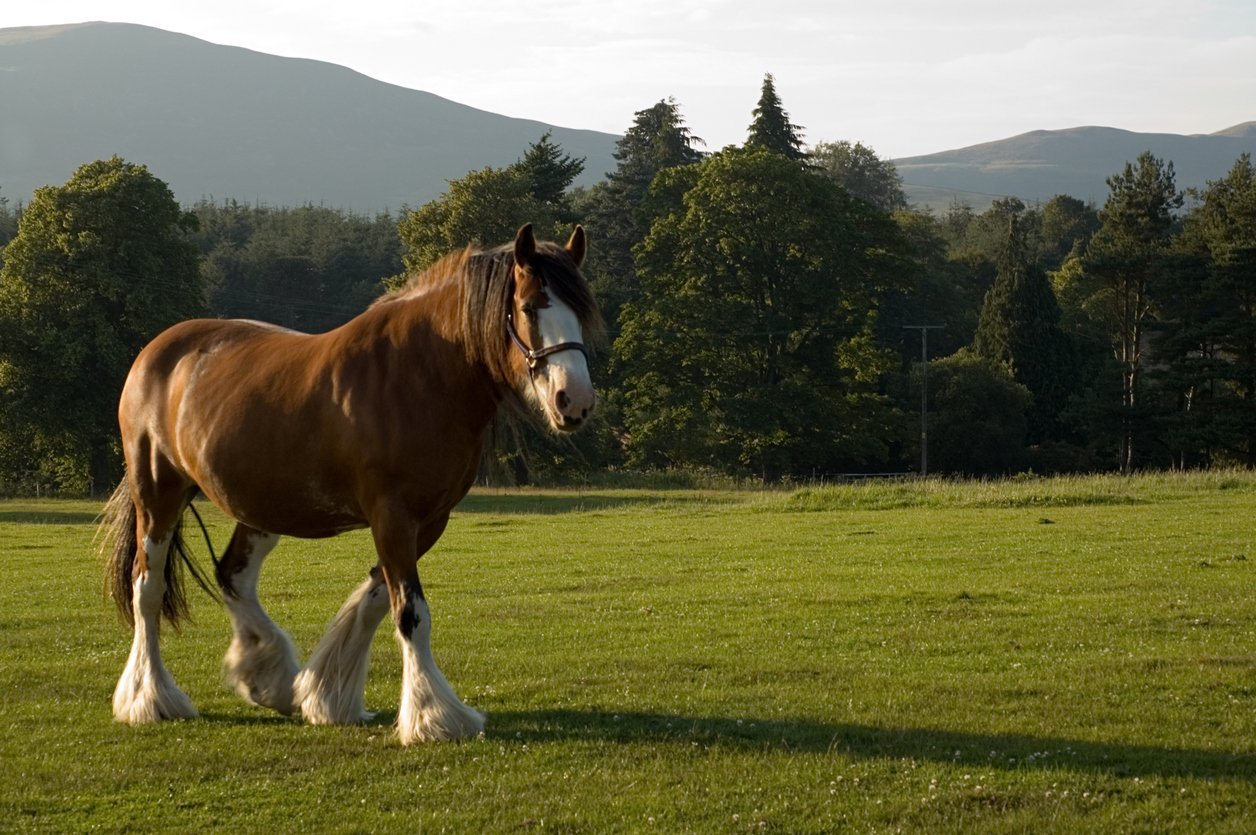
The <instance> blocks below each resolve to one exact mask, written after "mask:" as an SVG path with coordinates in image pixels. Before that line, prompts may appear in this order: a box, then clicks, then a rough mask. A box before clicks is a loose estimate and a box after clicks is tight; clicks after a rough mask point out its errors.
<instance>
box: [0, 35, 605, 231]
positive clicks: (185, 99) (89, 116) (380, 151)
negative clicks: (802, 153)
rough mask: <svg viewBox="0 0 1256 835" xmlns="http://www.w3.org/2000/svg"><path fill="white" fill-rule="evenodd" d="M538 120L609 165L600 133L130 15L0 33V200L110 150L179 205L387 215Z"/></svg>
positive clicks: (14, 198) (596, 163) (593, 176)
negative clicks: (319, 208) (204, 202)
mask: <svg viewBox="0 0 1256 835" xmlns="http://www.w3.org/2000/svg"><path fill="white" fill-rule="evenodd" d="M547 130H552V131H553V140H554V141H555V142H556V143H558V144H559V145H561V146H562V148H563V150H564V151H565V152H567V153H569V154H571V155H572V156H575V157H584V158H585V173H584V175H583V176H582V178H581V180H579V181H577V182H583V183H593V182H596V181H598V180H600V179H602V178H603V176H604V175H605V173H606V172H607V171H610V170H613V169H614V167H615V160H614V158H613V157H612V152H613V150H614V147H615V142H616V140H617V139H618V137H616V136H613V135H611V134H606V133H598V132H595V131H586V130H572V129H568V128H560V127H551V126H550V125H545V124H542V123H541V122H534V121H529V120H526V119H513V118H508V117H505V116H500V115H496V114H493V113H487V112H485V111H482V110H476V109H474V108H471V107H467V106H465V105H461V104H457V103H455V102H452V101H449V100H448V99H443V98H441V97H439V96H436V95H433V94H431V93H425V92H421V91H418V90H409V89H405V88H403V87H398V86H395V85H392V84H386V83H384V82H381V81H377V80H375V79H372V78H368V77H367V76H364V75H362V74H360V73H357V72H354V71H352V70H349V69H346V68H344V67H340V66H336V65H334V64H327V63H323V62H320V61H311V60H305V59H297V58H281V57H277V56H274V55H266V54H262V53H258V52H253V51H251V50H247V49H240V48H237V47H229V46H219V45H216V44H211V43H208V42H206V41H202V40H198V39H196V38H193V37H189V36H187V35H180V34H175V33H172V32H166V31H162V30H160V29H153V28H149V27H146V26H137V25H132V24H120V23H83V24H74V25H67V26H51V27H24V28H10V29H0V196H4V197H7V198H8V199H9V200H10V201H11V202H18V201H21V202H29V200H30V194H31V192H32V191H33V190H34V189H35V188H36V187H38V186H41V185H45V184H49V183H51V184H55V185H60V184H61V183H64V182H65V181H66V180H68V179H69V178H70V176H71V175H72V174H73V173H74V171H75V169H76V168H78V166H80V165H82V164H83V163H86V162H91V161H93V160H96V159H101V158H108V157H110V156H112V155H114V154H117V155H119V156H121V157H123V158H125V159H126V160H128V161H130V162H135V163H143V164H144V165H147V166H148V168H149V170H150V171H152V173H153V174H154V175H155V176H157V177H159V178H161V179H163V180H165V181H166V182H167V183H169V185H170V187H171V189H172V190H173V191H174V193H175V196H176V198H178V200H179V201H180V202H182V203H184V204H191V203H193V202H195V201H197V200H199V199H201V198H202V197H212V198H215V199H218V200H223V199H227V198H234V199H238V200H241V201H244V202H249V203H252V202H261V203H266V204H269V205H275V206H295V205H304V204H306V203H314V204H324V205H327V206H332V207H336V208H343V209H349V210H352V211H356V212H360V213H373V212H375V211H380V210H385V209H391V210H397V209H400V208H401V207H402V206H403V205H410V206H418V205H421V204H422V203H425V202H427V201H428V200H431V199H432V198H434V197H437V196H439V195H440V194H441V193H442V192H444V191H445V188H446V181H447V180H450V179H454V178H458V177H461V176H463V175H464V174H466V173H467V172H468V171H470V170H473V169H480V168H483V167H484V166H486V165H494V166H503V165H508V164H510V163H512V162H514V161H515V160H516V159H518V158H519V157H520V156H522V155H523V153H524V151H525V150H526V149H527V146H528V145H529V144H530V143H532V142H535V141H536V140H537V139H539V138H540V137H541V135H542V134H543V133H544V132H545V131H547Z"/></svg>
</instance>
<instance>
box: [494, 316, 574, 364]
mask: <svg viewBox="0 0 1256 835" xmlns="http://www.w3.org/2000/svg"><path fill="white" fill-rule="evenodd" d="M506 333H508V334H510V341H511V342H513V343H515V347H516V348H518V349H519V353H521V354H523V358H524V359H525V360H527V363H528V374H529V375H531V374H534V373H536V367H537V366H538V365H540V364H541V360H543V359H545V358H546V357H548V356H549V355H550V354H557V353H558V352H559V351H579V352H580V353H582V354H584V358H585V359H586V360H588V358H589V351H588V349H586V348H585V347H584V343H582V342H559V343H558V344H557V345H546V346H544V347H542V348H536V349H532V348H529V347H528V346H527V345H526V344H524V341H523V340H522V339H520V338H519V331H517V330H515V314H514V311H511V312H509V313H507V314H506Z"/></svg>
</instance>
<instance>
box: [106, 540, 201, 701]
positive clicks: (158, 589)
mask: <svg viewBox="0 0 1256 835" xmlns="http://www.w3.org/2000/svg"><path fill="white" fill-rule="evenodd" d="M143 547H144V553H145V556H146V557H147V563H146V565H147V566H148V570H147V571H145V572H144V573H143V574H142V575H140V577H138V578H137V579H136V580H135V586H134V593H133V594H132V598H131V606H132V611H133V612H134V616H135V639H134V641H133V642H132V643H131V655H130V657H129V658H128V659H127V662H126V668H125V669H124V670H123V671H122V677H121V678H120V679H118V686H117V687H116V688H114V691H113V716H114V718H115V719H117V720H118V721H119V722H126V723H127V724H128V725H139V724H143V723H145V722H158V721H161V720H162V719H190V718H192V717H193V716H196V708H195V707H194V706H193V705H192V700H191V699H189V698H188V697H187V694H186V693H184V692H183V691H182V690H180V689H179V687H178V685H176V684H175V683H174V677H173V676H171V675H170V671H169V670H167V669H166V665H165V664H164V663H162V660H161V645H160V644H161V641H160V631H159V628H160V623H161V601H162V597H163V596H164V595H165V592H166V580H165V568H166V558H167V556H168V552H169V550H170V537H169V536H167V537H166V538H165V539H162V540H159V541H156V542H154V541H153V540H151V539H149V538H148V537H144V543H143Z"/></svg>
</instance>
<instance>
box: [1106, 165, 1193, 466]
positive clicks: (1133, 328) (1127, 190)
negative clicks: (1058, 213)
mask: <svg viewBox="0 0 1256 835" xmlns="http://www.w3.org/2000/svg"><path fill="white" fill-rule="evenodd" d="M1108 188H1109V194H1108V199H1107V201H1106V202H1105V203H1104V205H1103V210H1102V211H1101V212H1100V215H1099V217H1100V227H1099V230H1098V231H1097V232H1096V233H1095V235H1094V237H1093V238H1091V241H1090V246H1089V247H1088V249H1087V252H1086V257H1085V259H1084V266H1085V271H1086V273H1087V275H1088V278H1089V280H1090V282H1091V283H1092V284H1093V285H1094V287H1095V290H1094V293H1093V294H1092V296H1091V300H1090V302H1089V304H1090V306H1091V307H1092V308H1094V309H1096V310H1098V311H1100V315H1101V316H1102V318H1103V320H1104V324H1105V325H1106V326H1107V328H1108V334H1109V337H1110V341H1111V346H1112V351H1113V355H1114V356H1115V358H1116V360H1117V362H1118V363H1120V366H1121V404H1120V406H1121V410H1120V413H1121V417H1122V422H1123V424H1124V426H1123V429H1122V432H1121V439H1120V441H1119V445H1120V450H1119V454H1120V464H1121V471H1122V472H1130V471H1131V470H1132V469H1133V467H1134V466H1135V463H1136V462H1135V454H1134V445H1135V437H1136V435H1137V434H1138V432H1137V431H1136V430H1138V429H1139V427H1138V426H1137V424H1138V423H1139V421H1140V420H1141V413H1140V410H1141V406H1142V401H1141V396H1140V393H1141V389H1142V374H1143V368H1144V365H1145V362H1144V356H1143V352H1144V350H1145V347H1146V343H1145V340H1144V338H1143V337H1144V334H1145V331H1146V326H1147V324H1148V322H1149V321H1151V320H1152V318H1153V316H1152V314H1153V309H1154V300H1153V298H1152V292H1151V288H1152V285H1153V284H1154V283H1155V281H1156V279H1157V276H1158V272H1159V271H1160V270H1161V268H1162V267H1163V266H1164V264H1165V260H1164V256H1165V254H1166V253H1167V252H1168V250H1169V246H1170V243H1171V239H1172V232H1173V222H1174V216H1173V214H1174V211H1175V210H1176V209H1178V208H1180V207H1181V205H1182V195H1181V193H1180V192H1179V191H1178V190H1177V186H1176V184H1175V178H1174V173H1173V163H1172V162H1169V163H1165V162H1163V161H1161V160H1160V159H1158V158H1156V157H1154V156H1152V154H1151V152H1149V151H1145V152H1143V153H1142V154H1139V156H1138V160H1137V162H1136V164H1130V163H1126V164H1125V169H1124V170H1123V171H1122V172H1121V173H1120V174H1118V175H1116V176H1113V177H1109V178H1108Z"/></svg>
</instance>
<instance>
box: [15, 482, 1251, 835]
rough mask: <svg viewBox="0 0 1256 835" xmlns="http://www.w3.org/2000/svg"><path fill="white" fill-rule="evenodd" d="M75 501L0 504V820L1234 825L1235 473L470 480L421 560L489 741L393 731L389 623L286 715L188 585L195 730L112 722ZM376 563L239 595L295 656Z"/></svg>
mask: <svg viewBox="0 0 1256 835" xmlns="http://www.w3.org/2000/svg"><path fill="white" fill-rule="evenodd" d="M96 510H97V506H96V505H93V504H91V503H88V502H68V501H9V502H0V634H3V641H2V643H0V706H2V708H0V828H3V829H6V830H39V831H55V832H63V831H79V830H87V829H103V830H123V829H126V830H145V831H146V830H163V831H194V830H205V829H220V830H229V831H237V832H238V831H250V832H252V831H268V830H269V831H276V832H288V831H311V832H314V831H416V832H439V831H450V832H517V831H561V832H617V831H630V832H638V831H659V832H685V831H694V832H741V831H752V832H762V831H776V832H791V833H792V832H833V831H845V830H859V831H868V830H870V831H898V830H903V831H915V832H921V831H929V832H940V831H966V832H968V831H977V832H980V831H1028V830H1032V831H1035V832H1074V831H1102V832H1118V831H1119V832H1140V831H1145V832H1166V831H1167V832H1201V833H1214V832H1236V833H1237V832H1251V831H1254V830H1256V570H1254V568H1253V565H1254V563H1256V476H1253V475H1248V474H1241V473H1222V474H1207V475H1194V476H1158V477H1145V478H1137V479H1132V480H1121V479H1116V478H1094V479H1066V480H1033V481H1027V482H1004V483H998V484H989V483H980V484H977V483H973V484H962V483H950V482H928V483H924V484H921V483H916V482H908V483H901V484H885V485H866V486H861V487H834V488H818V489H817V488H813V489H807V490H801V491H796V492H793V493H789V492H751V491H744V492H692V491H689V492H686V491H653V492H651V491H586V492H580V491H567V492H549V491H545V492H542V491H525V492H491V491H490V492H481V493H475V494H473V495H472V496H471V497H470V498H469V499H468V500H467V501H466V502H464V504H463V505H462V507H461V508H460V510H459V511H458V512H457V514H456V515H455V518H454V520H453V522H452V523H451V524H450V527H449V530H448V532H447V533H446V535H445V537H444V539H443V540H442V541H441V542H440V544H439V545H438V546H437V547H436V548H435V549H434V550H433V552H432V553H431V554H429V555H428V556H427V557H425V559H424V561H423V564H422V566H421V568H423V569H425V570H424V571H423V572H422V575H423V581H424V586H425V590H426V591H427V593H428V598H429V600H430V601H431V603H432V608H433V616H434V622H435V629H434V638H433V645H434V648H435V652H436V656H437V658H438V660H439V661H440V662H441V664H442V666H443V668H444V670H445V672H446V674H447V676H448V677H449V679H450V680H451V681H452V683H453V684H454V686H455V687H456V688H457V689H458V690H459V692H460V694H461V695H462V696H463V698H464V699H465V700H466V701H467V702H469V703H471V704H473V705H475V706H477V707H479V708H480V709H482V710H485V711H486V712H487V713H488V716H489V724H488V729H487V732H486V734H485V736H484V738H482V739H479V740H475V741H472V742H468V743H463V744H440V745H420V746H412V747H409V748H402V747H400V746H399V745H398V744H397V742H396V740H395V738H394V735H393V733H392V730H391V728H390V724H389V723H390V722H391V720H392V718H393V717H394V716H395V710H396V706H397V700H398V689H399V686H400V659H399V654H398V652H397V649H396V646H395V644H394V641H393V638H392V630H391V628H387V627H388V625H387V624H386V628H383V629H381V630H380V634H379V635H378V636H377V639H376V643H375V647H374V652H373V659H372V665H373V666H372V674H371V681H370V684H369V685H368V689H367V703H368V707H371V708H373V709H377V710H379V711H380V715H379V718H378V719H377V721H376V722H375V723H374V724H371V725H367V726H362V727H334V728H328V727H319V728H314V727H307V726H304V725H302V724H300V723H299V722H297V721H295V720H293V719H288V718H284V717H281V716H277V715H275V714H271V713H267V712H264V711H262V710H259V709H257V708H254V707H251V706H249V705H246V704H244V703H243V702H242V701H240V700H239V699H238V698H237V697H236V696H235V695H234V693H232V692H231V691H229V690H228V689H227V688H226V687H225V685H223V684H222V681H221V675H220V672H219V664H220V660H221V656H222V653H223V652H224V651H225V649H226V646H227V643H228V637H229V636H228V626H227V620H226V616H225V615H224V614H223V612H222V611H221V610H220V609H219V608H218V607H217V605H216V604H214V603H213V602H212V601H210V600H209V599H208V598H206V597H204V596H201V597H199V599H198V598H194V614H195V616H196V622H195V623H194V624H192V625H190V626H188V627H186V628H185V629H184V632H183V634H173V633H167V634H166V635H165V637H164V650H165V656H166V660H167V663H168V664H169V666H170V668H171V670H172V672H173V673H174V675H175V677H176V679H177V680H178V681H179V683H180V684H181V685H182V687H183V688H184V689H185V690H186V691H187V692H188V693H189V695H191V696H192V698H193V700H194V701H195V702H196V703H197V705H198V707H199V708H200V710H201V717H200V718H199V719H196V720H192V721H185V722H176V723H167V724H164V725H160V726H154V727H144V728H128V727H123V726H119V725H117V724H115V723H114V722H113V721H112V718H111V715H110V709H109V699H110V694H111V692H112V689H113V685H114V683H115V681H116V678H117V676H118V674H119V673H120V672H121V670H122V667H123V665H124V663H125V660H126V653H127V650H128V647H129V635H128V633H127V632H126V631H125V630H124V629H123V627H122V626H121V625H120V623H119V621H118V619H117V616H116V615H115V614H114V611H113V610H112V608H111V605H108V604H106V603H105V602H104V601H103V600H102V597H101V587H102V581H101V576H100V568H101V566H100V560H99V558H98V557H97V556H96V555H95V553H94V551H93V549H92V543H91V540H92V535H93V532H94V528H93V524H92V519H93V517H94V514H95V512H96ZM207 521H208V522H210V527H211V533H212V535H213V538H214V541H215V542H216V543H217V544H218V545H219V546H220V547H221V545H223V544H225V543H226V540H227V537H228V534H229V523H228V522H227V521H226V520H225V519H224V518H223V517H221V516H220V515H218V514H216V512H213V511H212V510H211V511H210V513H209V514H208V515H207ZM193 533H195V536H192V535H190V536H189V539H190V541H191V542H192V544H193V547H194V549H196V550H199V551H200V552H202V553H203V552H204V546H203V544H202V543H201V542H200V541H199V532H195V531H193ZM207 561H208V559H207V557H206V562H207ZM372 563H373V557H372V556H371V549H370V544H369V538H368V536H367V535H365V534H351V535H346V536H343V537H340V538H338V539H335V540H330V541H318V542H303V541H296V540H287V541H285V542H284V543H283V544H281V545H280V548H279V550H278V551H276V552H275V554H274V555H273V556H272V557H271V559H270V561H269V562H268V563H267V569H266V571H265V572H264V574H263V578H262V596H263V602H264V603H265V604H266V605H267V607H268V608H269V609H270V610H271V612H272V614H273V615H274V617H275V619H276V620H277V621H279V622H280V623H281V624H282V625H284V626H285V627H286V628H287V629H288V630H289V631H290V632H291V634H292V635H293V638H294V640H295V641H296V643H297V646H298V647H299V648H300V649H301V650H302V652H308V651H309V650H310V649H311V648H312V647H313V645H314V643H315V642H316V641H317V639H318V637H319V635H320V634H321V632H322V629H323V627H324V626H325V624H326V622H327V621H328V619H329V618H330V617H331V615H332V614H333V613H334V611H335V610H336V609H337V608H338V607H339V605H340V603H341V602H342V601H343V599H344V597H345V596H346V595H347V594H348V592H349V591H350V589H351V588H352V587H353V586H354V585H356V584H357V583H358V582H359V581H360V580H361V579H362V578H363V576H364V575H365V572H366V571H367V570H368V569H369V567H370V565H371V564H372ZM197 594H199V592H197Z"/></svg>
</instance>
